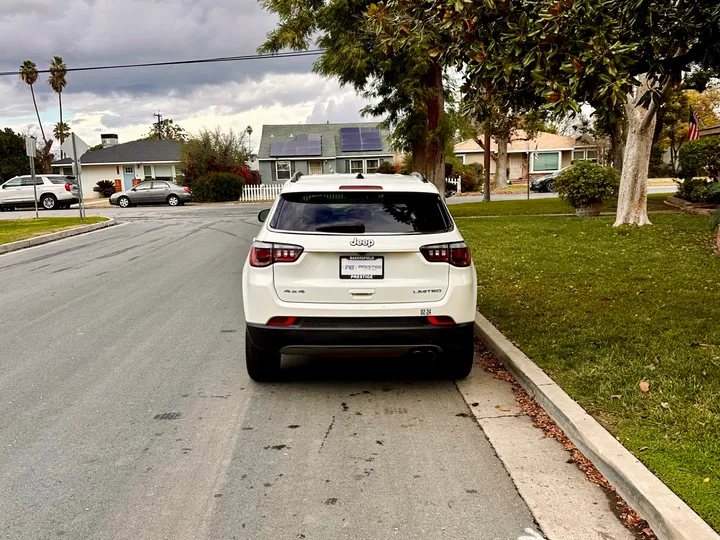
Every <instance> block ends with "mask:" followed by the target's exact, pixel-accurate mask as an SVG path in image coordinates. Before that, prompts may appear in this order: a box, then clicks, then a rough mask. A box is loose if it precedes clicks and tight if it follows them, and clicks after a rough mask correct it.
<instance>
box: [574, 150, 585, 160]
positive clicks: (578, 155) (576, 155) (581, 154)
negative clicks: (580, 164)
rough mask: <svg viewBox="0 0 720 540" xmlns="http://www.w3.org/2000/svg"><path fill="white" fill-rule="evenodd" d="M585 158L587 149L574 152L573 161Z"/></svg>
mask: <svg viewBox="0 0 720 540" xmlns="http://www.w3.org/2000/svg"><path fill="white" fill-rule="evenodd" d="M582 159H585V150H575V151H574V152H573V161H578V160H582Z"/></svg>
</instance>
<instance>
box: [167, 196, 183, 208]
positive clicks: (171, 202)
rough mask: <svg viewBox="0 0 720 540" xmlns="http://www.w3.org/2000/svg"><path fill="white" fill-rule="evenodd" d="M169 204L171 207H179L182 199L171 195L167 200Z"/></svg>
mask: <svg viewBox="0 0 720 540" xmlns="http://www.w3.org/2000/svg"><path fill="white" fill-rule="evenodd" d="M167 203H168V204H169V205H170V206H179V205H180V197H178V196H177V195H170V196H169V197H168V198H167Z"/></svg>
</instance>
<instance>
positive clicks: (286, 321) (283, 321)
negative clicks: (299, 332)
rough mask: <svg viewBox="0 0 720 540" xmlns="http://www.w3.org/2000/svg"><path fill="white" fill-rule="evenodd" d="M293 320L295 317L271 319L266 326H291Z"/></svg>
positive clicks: (293, 322)
mask: <svg viewBox="0 0 720 540" xmlns="http://www.w3.org/2000/svg"><path fill="white" fill-rule="evenodd" d="M295 320H296V317H273V318H272V319H270V320H269V321H268V326H291V325H293V324H295Z"/></svg>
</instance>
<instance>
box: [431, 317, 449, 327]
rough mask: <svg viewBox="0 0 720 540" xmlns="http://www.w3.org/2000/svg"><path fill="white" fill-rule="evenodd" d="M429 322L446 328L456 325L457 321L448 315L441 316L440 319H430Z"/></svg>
mask: <svg viewBox="0 0 720 540" xmlns="http://www.w3.org/2000/svg"><path fill="white" fill-rule="evenodd" d="M428 322H429V323H430V324H434V325H436V326H445V325H449V324H455V320H454V319H453V318H452V317H448V316H447V315H440V316H439V317H428Z"/></svg>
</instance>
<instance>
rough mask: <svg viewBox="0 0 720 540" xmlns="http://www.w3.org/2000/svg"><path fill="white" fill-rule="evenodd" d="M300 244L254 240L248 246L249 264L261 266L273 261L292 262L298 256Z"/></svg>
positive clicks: (300, 251)
mask: <svg viewBox="0 0 720 540" xmlns="http://www.w3.org/2000/svg"><path fill="white" fill-rule="evenodd" d="M302 252H303V248H302V247H301V246H293V245H290V244H271V243H269V242H254V243H253V245H252V247H251V248H250V266H255V267H258V268H263V267H265V266H270V265H271V264H274V263H292V262H295V261H297V260H298V259H299V258H300V255H301V254H302Z"/></svg>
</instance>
